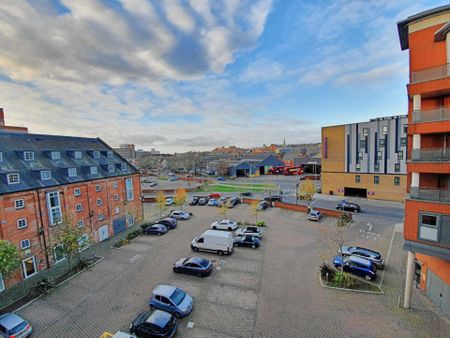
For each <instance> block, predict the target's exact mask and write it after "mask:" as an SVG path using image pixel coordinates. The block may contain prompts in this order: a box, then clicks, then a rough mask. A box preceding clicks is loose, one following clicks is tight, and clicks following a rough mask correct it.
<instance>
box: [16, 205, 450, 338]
mask: <svg viewBox="0 0 450 338" xmlns="http://www.w3.org/2000/svg"><path fill="white" fill-rule="evenodd" d="M190 210H192V211H193V212H194V217H193V218H192V219H191V220H189V221H185V222H183V221H180V222H179V226H178V228H177V229H175V230H172V231H170V232H169V233H168V234H167V235H165V236H161V237H151V236H148V237H139V238H138V239H136V240H135V241H134V242H132V243H131V244H130V245H128V246H126V247H124V248H122V249H120V250H110V251H106V252H105V254H104V256H105V259H104V260H103V261H101V262H100V263H99V264H97V265H96V266H95V267H93V268H91V269H90V270H89V271H86V272H84V273H82V274H80V275H79V276H77V277H76V278H74V279H72V280H70V281H69V282H67V283H65V284H63V285H62V286H60V287H59V288H57V289H56V290H54V292H53V293H52V294H51V295H49V296H46V297H44V298H41V299H39V300H37V301H35V302H34V303H32V304H31V305H29V306H27V307H25V308H24V309H22V310H21V311H20V313H21V314H22V315H23V316H24V317H25V318H27V319H29V320H30V321H31V322H32V323H33V325H34V327H35V330H36V334H35V336H36V337H99V335H100V334H101V333H102V332H103V331H105V330H108V331H115V330H118V329H127V327H128V325H129V323H130V321H131V320H132V319H133V318H134V317H135V316H136V315H137V314H138V313H139V312H140V311H142V310H146V309H147V308H148V306H147V299H148V298H149V296H150V294H151V291H152V289H153V288H154V287H155V286H156V285H157V284H162V283H167V284H172V285H176V286H179V287H181V288H183V289H185V290H186V291H188V292H189V293H190V294H191V295H192V296H193V298H194V309H193V311H192V313H191V314H190V315H189V316H188V317H186V318H184V319H182V320H181V321H180V329H179V333H178V336H179V337H394V336H397V337H445V334H446V333H448V332H450V326H449V325H448V322H447V321H446V320H445V319H443V318H441V317H439V316H438V314H437V313H436V312H434V311H433V309H432V308H431V309H430V306H429V304H425V303H421V302H422V301H423V297H421V295H415V297H414V302H415V303H414V308H413V310H412V311H407V310H403V309H399V308H398V307H397V306H396V304H397V297H398V295H399V294H400V293H401V285H402V283H403V272H402V271H401V267H402V266H404V264H403V259H404V255H403V253H402V250H401V243H402V239H401V232H397V233H394V237H393V236H392V234H393V229H394V227H393V224H392V225H391V226H390V227H388V226H378V224H377V223H376V222H373V224H372V227H371V228H370V231H369V228H368V225H367V221H366V220H365V219H363V218H357V219H356V221H355V223H354V224H353V225H352V228H351V230H350V232H351V233H352V234H353V236H352V238H353V239H354V241H355V242H356V243H359V244H365V245H370V246H371V247H372V248H374V249H378V250H380V251H381V252H382V253H383V254H384V255H385V256H386V255H387V252H388V250H389V247H390V243H391V240H392V243H394V245H393V249H392V252H391V254H390V257H391V258H392V260H391V261H390V262H389V264H388V267H387V268H386V272H385V273H386V278H384V285H383V288H384V289H385V290H386V295H369V294H360V293H351V292H343V291H336V290H329V289H324V288H322V287H321V286H320V284H319V282H318V274H317V273H318V265H319V264H320V262H321V258H320V254H321V253H322V254H323V255H325V256H328V257H329V258H332V256H333V255H334V252H335V250H334V248H332V247H330V246H328V245H326V243H325V242H324V241H323V232H322V231H326V230H327V229H329V227H331V226H332V225H333V224H334V222H335V220H334V219H332V218H328V219H325V220H324V221H323V222H321V223H319V224H317V223H312V222H308V221H306V219H305V216H304V214H302V213H296V212H291V211H286V210H280V209H276V208H273V209H270V210H267V211H265V212H264V213H261V215H260V216H259V217H260V218H262V219H264V220H266V222H267V223H268V225H269V227H268V228H266V234H265V236H264V239H263V241H262V246H261V248H259V249H257V250H253V249H247V248H237V249H235V252H234V253H233V254H232V255H231V256H223V257H220V256H218V255H212V254H205V253H200V254H198V255H200V256H203V257H206V258H209V259H211V260H213V261H214V264H215V270H214V271H213V273H212V275H211V276H209V277H207V278H197V277H193V276H188V275H181V274H174V273H173V272H172V270H171V266H172V263H173V262H174V261H175V260H176V259H177V258H180V257H185V256H188V255H193V252H191V250H190V241H191V240H192V238H193V237H194V236H196V235H198V234H200V233H201V232H202V231H204V230H206V229H207V228H208V226H209V224H210V223H211V222H212V221H213V220H214V219H215V218H219V215H218V209H217V208H214V207H191V208H190ZM228 217H229V218H233V219H235V220H237V221H245V220H249V219H250V218H251V215H250V212H249V208H248V207H247V206H239V207H238V208H235V209H232V210H230V214H229V215H228ZM400 230H401V229H400ZM368 232H369V234H367V233H368ZM188 326H189V327H188Z"/></svg>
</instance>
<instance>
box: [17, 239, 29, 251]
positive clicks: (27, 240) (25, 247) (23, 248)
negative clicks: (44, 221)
mask: <svg viewBox="0 0 450 338" xmlns="http://www.w3.org/2000/svg"><path fill="white" fill-rule="evenodd" d="M24 243H28V245H26V246H24V245H23V244H24ZM19 245H20V249H21V250H27V249H29V248H31V241H30V239H28V238H26V239H22V240H21V241H20V243H19Z"/></svg>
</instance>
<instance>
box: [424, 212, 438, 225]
mask: <svg viewBox="0 0 450 338" xmlns="http://www.w3.org/2000/svg"><path fill="white" fill-rule="evenodd" d="M421 224H422V225H428V226H434V227H435V226H437V216H433V215H422V222H421Z"/></svg>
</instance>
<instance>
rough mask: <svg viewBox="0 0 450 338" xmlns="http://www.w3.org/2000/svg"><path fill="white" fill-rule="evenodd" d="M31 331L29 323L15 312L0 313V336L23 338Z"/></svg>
mask: <svg viewBox="0 0 450 338" xmlns="http://www.w3.org/2000/svg"><path fill="white" fill-rule="evenodd" d="M32 332H33V329H32V327H31V325H30V323H28V322H27V321H26V320H24V319H22V318H21V317H19V316H18V315H16V314H15V313H5V314H2V315H0V337H17V338H24V337H28V336H29V335H31V333H32Z"/></svg>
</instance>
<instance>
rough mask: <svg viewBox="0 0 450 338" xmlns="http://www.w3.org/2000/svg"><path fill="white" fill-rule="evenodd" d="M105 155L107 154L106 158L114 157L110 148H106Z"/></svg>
mask: <svg viewBox="0 0 450 338" xmlns="http://www.w3.org/2000/svg"><path fill="white" fill-rule="evenodd" d="M106 156H107V157H108V158H113V157H114V154H113V152H112V151H111V150H108V151H107V152H106Z"/></svg>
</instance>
